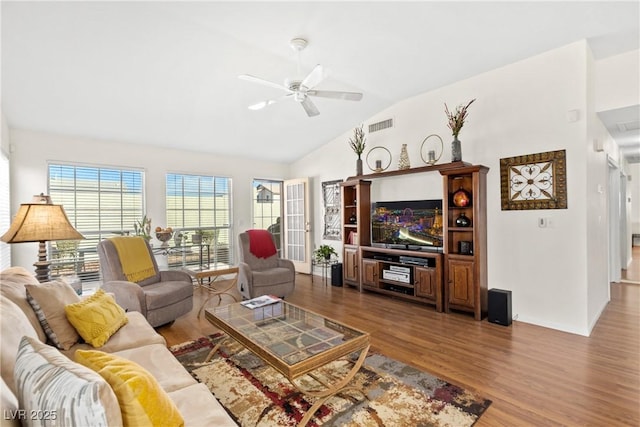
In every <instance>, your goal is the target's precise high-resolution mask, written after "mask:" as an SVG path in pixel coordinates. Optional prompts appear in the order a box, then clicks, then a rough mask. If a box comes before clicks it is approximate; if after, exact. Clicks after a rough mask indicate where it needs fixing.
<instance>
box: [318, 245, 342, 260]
mask: <svg viewBox="0 0 640 427" xmlns="http://www.w3.org/2000/svg"><path fill="white" fill-rule="evenodd" d="M332 255H335V256H336V257H337V256H338V253H337V252H336V250H335V249H333V247H332V246H329V245H320V247H319V248H318V249H316V250H315V251H313V256H314V258H315V259H316V261H329V260H330V259H331V256H332Z"/></svg>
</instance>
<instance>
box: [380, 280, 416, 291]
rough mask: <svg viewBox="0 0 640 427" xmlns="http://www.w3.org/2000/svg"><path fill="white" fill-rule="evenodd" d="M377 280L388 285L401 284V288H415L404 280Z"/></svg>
mask: <svg viewBox="0 0 640 427" xmlns="http://www.w3.org/2000/svg"><path fill="white" fill-rule="evenodd" d="M378 281H379V282H380V283H386V284H388V285H394V286H402V287H403V288H407V289H415V286H413V285H410V284H408V283H404V282H399V281H397V280H389V279H378Z"/></svg>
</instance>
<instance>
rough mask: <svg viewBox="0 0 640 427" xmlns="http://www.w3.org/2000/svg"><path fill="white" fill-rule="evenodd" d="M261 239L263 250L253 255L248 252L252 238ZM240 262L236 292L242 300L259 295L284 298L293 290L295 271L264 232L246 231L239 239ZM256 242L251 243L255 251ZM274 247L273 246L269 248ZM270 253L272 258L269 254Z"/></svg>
mask: <svg viewBox="0 0 640 427" xmlns="http://www.w3.org/2000/svg"><path fill="white" fill-rule="evenodd" d="M252 238H253V239H257V240H260V242H259V244H262V245H263V249H264V246H266V247H267V250H266V251H262V253H260V252H258V256H256V255H255V254H254V253H252V251H251V247H252V245H251V239H252ZM238 240H239V242H240V263H239V264H238V290H239V291H240V294H241V295H242V297H243V298H246V299H251V298H255V297H257V296H260V295H275V296H278V297H286V296H287V295H289V294H290V293H291V292H293V289H294V287H295V280H296V271H295V267H294V266H293V262H291V261H290V260H288V259H283V258H280V257H279V256H278V253H277V250H276V247H275V239H274V237H273V235H272V234H271V233H269V232H268V231H266V230H248V231H245V232H244V233H240V235H239V236H238ZM255 244H256V241H255V240H254V252H256V251H255ZM271 245H273V246H271ZM269 254H271V255H269Z"/></svg>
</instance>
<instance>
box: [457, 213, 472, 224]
mask: <svg viewBox="0 0 640 427" xmlns="http://www.w3.org/2000/svg"><path fill="white" fill-rule="evenodd" d="M470 225H471V220H470V219H469V217H467V216H466V215H465V214H464V212H462V213H461V214H460V216H459V217H458V218H456V227H469V226H470Z"/></svg>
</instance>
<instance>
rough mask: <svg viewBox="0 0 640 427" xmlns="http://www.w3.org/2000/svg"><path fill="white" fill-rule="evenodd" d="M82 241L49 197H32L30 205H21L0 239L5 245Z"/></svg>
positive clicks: (59, 208) (80, 235)
mask: <svg viewBox="0 0 640 427" xmlns="http://www.w3.org/2000/svg"><path fill="white" fill-rule="evenodd" d="M79 239H84V236H82V234H80V233H79V232H78V231H77V230H76V229H75V228H73V226H72V225H71V223H70V222H69V218H67V214H66V213H65V211H64V208H63V207H62V206H61V205H54V204H53V203H52V202H51V198H50V197H49V196H45V195H40V196H34V201H32V203H23V204H21V205H20V209H19V210H18V213H17V214H16V216H15V218H14V219H13V222H12V223H11V226H10V227H9V230H8V231H7V232H6V233H4V234H3V235H2V237H0V240H2V241H3V242H6V243H22V242H43V241H45V242H46V241H51V240H79Z"/></svg>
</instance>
